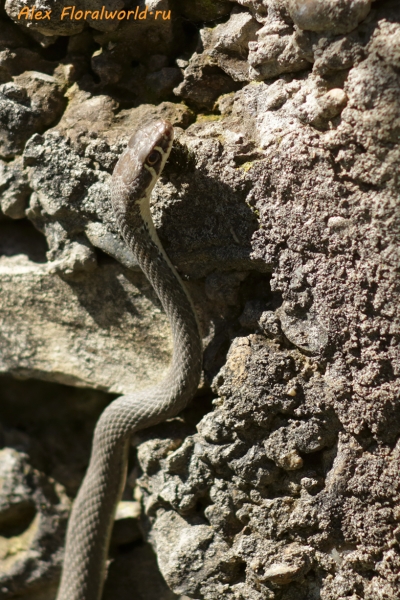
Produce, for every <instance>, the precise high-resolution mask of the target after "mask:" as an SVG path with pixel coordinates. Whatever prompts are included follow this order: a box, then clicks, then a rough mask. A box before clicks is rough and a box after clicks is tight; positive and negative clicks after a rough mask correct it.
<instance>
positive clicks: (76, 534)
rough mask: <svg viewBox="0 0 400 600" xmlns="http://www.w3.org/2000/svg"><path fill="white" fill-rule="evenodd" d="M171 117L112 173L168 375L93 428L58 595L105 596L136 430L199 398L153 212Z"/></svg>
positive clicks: (195, 356)
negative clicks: (163, 334)
mask: <svg viewBox="0 0 400 600" xmlns="http://www.w3.org/2000/svg"><path fill="white" fill-rule="evenodd" d="M172 141H173V128H172V125H171V124H170V123H168V122H167V121H163V120H160V121H156V122H152V123H150V124H148V125H147V126H144V127H142V128H141V129H140V130H138V131H137V132H136V133H135V134H134V135H133V136H132V137H131V139H130V140H129V143H128V147H127V149H126V150H125V152H124V153H123V154H122V155H121V157H120V159H119V161H118V163H117V165H116V167H115V169H114V173H113V176H112V185H111V200H112V205H113V209H114V212H115V215H116V219H117V223H118V226H119V228H120V231H121V234H122V237H123V238H124V240H125V243H126V244H127V245H128V246H129V247H130V248H131V250H132V251H133V253H134V255H135V257H136V259H137V261H138V263H139V265H140V267H141V268H142V270H143V272H144V273H145V275H146V276H147V278H148V279H149V281H150V283H151V285H152V286H153V288H154V290H155V291H156V293H157V295H158V297H159V299H160V301H161V303H162V306H163V308H164V310H165V312H166V314H167V316H168V319H169V321H170V324H171V328H172V335H173V345H174V349H173V356H172V362H171V366H170V368H169V370H168V372H167V375H166V377H165V378H164V379H163V380H162V381H161V382H160V383H158V384H156V385H155V386H153V387H150V388H146V389H144V390H141V391H138V392H137V393H135V394H130V395H126V396H121V397H120V398H117V399H116V400H114V401H113V402H112V403H111V404H110V405H109V406H108V407H107V408H106V409H105V411H104V412H103V414H102V415H101V417H100V419H99V421H98V423H97V425H96V429H95V433H94V439H93V445H92V453H91V458H90V463H89V467H88V470H87V472H86V475H85V478H84V480H83V483H82V486H81V488H80V490H79V492H78V495H77V498H76V500H75V501H74V504H73V508H72V513H71V517H70V520H69V524H68V530H67V538H66V547H65V558H64V563H63V572H62V577H61V583H60V587H59V590H58V595H57V600H99V599H100V598H101V594H102V589H103V583H104V577H105V565H106V560H107V552H108V546H109V540H110V535H111V529H112V524H113V518H114V514H115V510H116V506H117V503H118V501H119V499H120V497H121V493H122V490H123V487H124V483H125V477H126V469H127V456H128V448H129V442H130V437H131V435H132V434H133V433H134V432H135V431H138V430H139V429H144V428H146V427H149V426H151V425H154V424H156V423H159V422H160V421H163V420H165V419H167V418H169V417H172V416H174V415H176V414H177V413H178V412H179V411H181V410H182V409H183V408H184V407H185V406H186V404H187V402H188V401H189V400H190V399H191V398H192V397H193V395H194V394H195V391H196V389H197V386H198V383H199V379H200V374H201V364H202V347H201V340H200V336H199V331H198V326H197V321H196V316H195V312H194V310H193V306H192V302H191V300H190V297H189V296H188V294H187V292H186V290H185V288H184V286H183V284H182V282H181V280H180V278H179V276H178V274H177V272H176V271H175V269H174V267H173V266H172V264H171V262H170V260H169V259H168V257H167V255H166V253H165V251H164V249H163V247H162V245H161V242H160V240H159V238H158V236H157V234H156V231H155V229H154V225H153V222H152V218H151V213H150V206H149V200H150V195H151V191H152V189H153V186H154V184H155V182H156V181H157V178H158V177H159V175H160V173H161V171H162V169H163V167H164V165H165V162H166V161H167V158H168V156H169V153H170V150H171V147H172Z"/></svg>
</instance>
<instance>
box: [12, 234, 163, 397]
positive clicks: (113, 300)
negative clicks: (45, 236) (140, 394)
mask: <svg viewBox="0 0 400 600" xmlns="http://www.w3.org/2000/svg"><path fill="white" fill-rule="evenodd" d="M3 243H4V242H3ZM69 252H74V250H73V246H72V248H71V249H70V250H69ZM69 256H70V258H69V260H75V261H76V260H77V258H73V257H72V256H71V255H69ZM69 264H70V263H68V262H67V263H66V265H65V264H64V272H65V271H66V270H67V269H68V265H69ZM79 268H81V267H79ZM76 269H77V266H76V264H75V265H74V270H75V272H76ZM52 270H53V273H52V272H51V271H49V269H48V268H47V266H46V264H43V263H35V262H32V261H29V260H28V259H27V257H25V256H24V255H23V254H20V255H15V256H13V257H10V258H8V259H7V258H5V257H3V258H2V259H1V264H0V279H1V289H2V305H1V308H0V314H1V323H2V341H1V343H0V345H1V364H0V371H1V372H3V373H6V372H7V373H13V374H15V375H19V376H23V377H39V378H41V379H46V380H48V381H58V382H60V383H63V384H69V385H71V384H74V385H80V386H85V387H92V388H97V389H103V390H107V391H112V392H116V393H128V392H129V391H130V390H133V389H137V387H138V386H144V385H147V384H148V383H149V382H150V381H152V380H154V379H155V378H158V377H159V373H160V371H161V372H162V371H163V370H165V369H166V367H167V366H168V362H169V358H170V341H169V327H168V324H167V323H166V321H165V317H164V315H163V314H162V313H161V312H160V309H159V308H158V306H157V305H154V300H153V301H152V300H151V299H150V298H149V299H145V297H144V296H143V295H142V294H143V291H145V290H146V294H147V290H148V284H147V282H146V281H145V280H144V278H143V276H142V275H141V274H140V273H136V274H130V273H127V272H126V271H125V274H124V270H123V268H122V269H121V267H119V266H118V265H117V264H115V263H112V262H110V263H109V264H104V265H103V266H102V267H100V268H99V267H96V265H95V264H94V265H93V266H91V268H90V270H88V269H87V268H86V270H85V274H84V277H82V278H81V279H80V280H77V279H76V278H75V280H74V281H73V282H68V281H67V280H63V279H61V278H60V277H59V276H58V275H56V274H54V267H53V269H52ZM106 272H107V275H106ZM105 281H107V284H105ZM105 289H106V290H107V292H106V294H105V293H104V290H105ZM124 290H125V291H124ZM26 294H29V296H30V297H32V298H34V301H32V302H31V303H30V307H29V309H28V307H27V305H26V301H25V297H26ZM127 295H129V297H130V300H129V303H132V302H134V308H133V309H132V308H131V311H128V312H127V311H126V302H127V297H128V296H127ZM99 296H101V297H102V299H103V301H102V303H101V305H99V303H98V297H99ZM135 296H136V300H133V297H135ZM107 297H108V302H107V300H106V298H107ZM143 303H144V304H143ZM131 306H133V305H132V304H131ZM96 307H97V308H96ZM150 307H152V308H150ZM132 311H133V312H132ZM63 313H64V317H63V318H61V319H60V318H59V317H60V316H61V314H63ZM67 315H70V317H68V316H67ZM72 315H74V316H73V317H72ZM145 315H147V316H145ZM110 318H111V322H110ZM132 319H133V321H134V322H131V320H132ZM79 322H80V323H81V327H80V331H81V335H79V334H78V330H77V327H76V324H77V323H79ZM112 322H113V324H112ZM89 323H90V325H89ZM107 323H108V324H107ZM84 324H85V325H84ZM88 327H89V329H91V330H92V333H91V334H89V329H88ZM109 327H111V330H113V329H114V331H115V333H111V330H110V329H109ZM153 328H154V329H153ZM134 331H135V333H134V336H133V337H132V334H133V332H134ZM135 337H136V343H135V341H134V340H135ZM124 338H125V340H124ZM147 338H149V339H152V340H153V343H154V346H152V348H153V349H150V348H149V347H148V346H146V347H145V348H144V347H143V340H144V339H147ZM10 340H13V343H12V345H10ZM153 343H152V344H153ZM135 345H136V351H135V349H134V348H135ZM135 354H136V356H135Z"/></svg>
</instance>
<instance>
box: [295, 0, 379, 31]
mask: <svg viewBox="0 0 400 600" xmlns="http://www.w3.org/2000/svg"><path fill="white" fill-rule="evenodd" d="M287 6H288V10H289V14H290V16H291V17H292V19H293V21H294V22H295V24H296V25H298V27H300V28H301V29H308V30H310V31H329V32H330V33H333V34H338V33H348V32H349V31H352V30H353V29H355V28H356V27H357V25H358V24H359V23H360V22H361V21H363V20H364V19H365V18H366V17H367V15H368V13H369V11H370V10H371V0H342V1H341V2H336V0H287Z"/></svg>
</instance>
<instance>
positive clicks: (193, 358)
mask: <svg viewBox="0 0 400 600" xmlns="http://www.w3.org/2000/svg"><path fill="white" fill-rule="evenodd" d="M114 190H117V193H114V194H113V196H112V201H113V208H114V212H115V215H116V218H117V222H118V226H119V228H120V231H121V233H122V236H123V238H124V240H125V242H126V244H127V245H128V246H129V248H130V249H131V250H132V253H133V254H134V256H135V258H136V260H137V262H138V263H139V266H140V268H141V269H142V271H143V272H144V274H145V275H146V277H147V279H148V280H149V282H150V283H151V285H152V287H153V289H154V290H155V292H156V294H157V296H158V298H159V300H160V302H161V304H162V307H163V309H164V311H165V313H166V315H167V317H168V320H169V322H170V325H171V330H172V338H173V355H172V362H171V366H170V369H169V372H168V374H167V377H166V380H164V381H163V382H161V383H160V384H159V385H161V386H163V388H164V390H165V389H168V390H169V393H170V395H171V403H173V408H172V409H171V415H169V414H167V415H164V416H163V418H168V416H172V414H177V413H178V412H179V411H180V410H182V409H183V408H184V407H185V406H186V404H187V402H188V401H189V400H190V399H191V398H192V397H193V395H194V394H195V392H196V389H197V387H198V384H199V380H200V375H201V366H202V344H201V338H200V334H199V326H198V321H197V317H196V312H195V308H194V306H193V303H192V300H191V298H190V296H189V294H188V292H187V290H186V288H185V285H184V283H183V282H182V280H181V278H180V277H179V275H178V273H177V271H176V269H175V267H174V266H173V265H172V263H171V261H170V259H169V258H168V256H167V254H166V252H165V250H164V248H163V246H162V244H161V241H160V239H159V237H158V235H157V232H156V230H155V227H154V224H153V220H152V217H151V211H150V203H149V197H148V196H149V194H148V196H147V197H145V198H142V199H140V200H137V199H136V200H135V201H132V200H131V199H130V196H131V195H132V192H130V190H128V189H127V188H125V186H123V185H118V182H114ZM127 206H129V209H127V208H126V207H127ZM172 399H173V402H172Z"/></svg>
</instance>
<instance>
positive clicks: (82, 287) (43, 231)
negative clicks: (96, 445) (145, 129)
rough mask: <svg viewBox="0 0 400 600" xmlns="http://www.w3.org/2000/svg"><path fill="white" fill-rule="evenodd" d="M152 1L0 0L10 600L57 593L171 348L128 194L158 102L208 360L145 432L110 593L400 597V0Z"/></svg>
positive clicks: (5, 590)
mask: <svg viewBox="0 0 400 600" xmlns="http://www.w3.org/2000/svg"><path fill="white" fill-rule="evenodd" d="M133 4H135V6H136V4H138V6H139V9H140V10H146V8H147V10H148V11H153V12H154V11H156V10H161V11H166V12H167V11H169V10H171V13H172V15H173V17H174V18H171V19H165V20H162V21H159V22H156V21H155V20H154V19H153V20H152V19H150V18H147V19H143V20H141V21H139V20H131V21H121V22H115V21H113V20H108V21H107V22H106V21H103V22H102V21H101V20H96V19H93V18H88V19H87V22H86V24H85V23H84V22H83V21H80V20H75V21H68V23H67V22H64V23H61V22H60V19H59V18H56V17H57V15H56V11H57V10H58V11H60V10H62V7H63V6H64V4H63V3H55V2H51V1H50V0H49V2H48V3H47V4H46V8H47V9H48V10H49V9H51V10H54V11H55V13H54V17H53V18H52V20H51V21H46V22H45V21H43V22H39V21H37V22H35V23H32V24H31V23H22V24H21V22H19V23H18V24H15V23H16V22H17V21H18V18H17V15H18V9H20V8H21V7H22V6H23V5H22V4H21V3H18V2H14V1H13V2H8V0H7V2H6V3H5V6H4V9H3V8H2V9H1V12H0V19H1V22H0V25H1V27H0V202H1V210H2V213H0V230H1V239H0V252H1V257H0V287H1V291H2V294H1V299H0V318H1V324H2V327H1V331H0V370H1V372H2V373H3V374H4V375H3V376H2V379H1V391H0V422H1V424H2V430H1V437H0V439H1V447H2V448H3V449H2V450H1V451H0V598H4V599H7V600H8V599H13V598H30V599H33V600H50V599H52V598H54V596H55V589H56V586H57V579H58V577H59V571H60V565H61V561H62V539H63V534H64V530H65V525H66V519H67V514H68V510H69V505H70V499H71V498H73V496H74V494H75V493H76V491H77V489H78V487H79V482H80V480H81V478H82V476H83V473H84V470H85V465H86V464H87V460H88V456H89V450H90V439H91V434H92V431H93V427H94V424H95V422H96V419H97V418H98V415H99V414H100V412H101V410H102V409H103V408H104V406H105V405H106V404H107V403H108V402H109V401H111V400H112V398H113V397H114V396H112V395H110V393H117V394H118V393H122V392H126V391H129V390H130V389H133V388H136V387H137V386H142V385H146V384H147V383H148V382H150V381H153V380H155V379H157V378H158V377H160V376H161V374H162V372H163V370H164V369H165V368H166V366H167V364H168V360H169V356H170V352H171V348H170V338H169V333H168V324H167V323H166V320H165V317H164V316H163V314H162V313H161V311H160V309H159V304H158V301H157V299H156V298H155V296H154V293H153V292H152V290H151V289H150V286H149V285H148V284H147V282H146V280H145V279H144V277H143V275H142V274H141V273H140V272H139V271H138V268H137V265H136V264H135V261H134V259H133V257H132V256H131V254H130V253H129V251H127V250H126V248H125V246H124V244H123V243H122V241H121V238H120V236H119V233H118V230H117V227H116V224H115V221H114V217H113V214H112V211H111V207H110V201H109V194H108V191H109V182H110V177H111V173H112V169H113V167H114V165H115V162H116V160H117V158H118V156H119V154H120V153H121V151H122V149H123V147H124V145H125V144H126V141H127V139H128V137H129V135H130V134H131V132H132V130H134V129H135V128H136V127H137V126H138V125H139V124H140V123H141V122H143V121H145V120H146V119H149V118H154V117H158V116H161V117H165V118H168V119H170V120H171V121H172V122H173V124H174V126H175V130H176V141H175V143H174V148H173V151H172V154H171V158H170V160H169V162H168V164H167V167H166V169H165V173H164V174H163V175H162V177H161V178H160V181H159V182H158V184H157V186H156V189H155V193H154V196H153V215H154V220H155V223H156V227H157V229H158V232H159V235H160V238H161V239H162V241H163V244H164V246H165V248H166V250H167V252H168V254H169V256H170V257H171V260H172V261H173V263H174V264H175V265H176V266H177V268H178V269H179V271H180V272H181V274H182V276H183V277H184V279H185V281H186V283H187V285H188V288H189V290H190V292H191V294H192V296H193V299H194V302H195V305H196V308H197V311H198V315H199V319H200V322H201V327H202V332H203V336H204V348H205V350H204V377H203V380H202V383H201V388H200V390H199V394H198V397H196V399H195V400H194V402H193V403H192V405H191V407H189V408H188V409H187V411H185V412H184V414H183V415H181V416H180V417H178V418H176V419H174V420H171V421H170V422H168V423H165V424H160V425H159V426H157V427H155V428H152V429H150V430H147V431H145V432H141V433H140V435H136V436H135V439H134V440H133V445H134V446H136V447H137V456H136V457H135V451H134V450H132V463H131V466H132V469H131V473H130V476H129V478H128V483H127V487H126V490H125V492H124V497H123V502H121V504H120V506H119V509H118V513H117V519H116V524H115V527H114V533H113V542H112V547H111V550H110V558H111V563H110V566H109V571H108V579H107V582H106V587H105V592H104V598H105V600H107V599H108V598H110V599H111V598H118V599H121V600H123V599H124V598H128V597H131V596H132V594H134V595H135V597H137V598H146V600H152V598H158V599H162V600H172V598H177V597H180V598H181V600H184V598H185V599H186V598H193V599H195V600H219V599H220V598H227V599H228V600H229V599H232V600H266V599H268V600H272V599H275V600H291V599H296V600H300V599H303V598H304V600H306V599H307V600H311V599H313V598H321V599H322V600H341V599H342V598H351V599H352V600H358V599H360V600H361V598H362V599H363V600H372V599H374V600H375V599H380V598H382V600H383V599H385V600H397V598H398V589H399V585H400V581H399V570H400V551H399V543H400V533H399V531H400V525H399V523H400V511H399V500H400V479H399V472H400V468H399V467H400V456H399V450H400V448H399V441H398V440H399V431H400V408H399V403H398V399H399V392H400V385H399V373H400V358H399V357H400V353H399V329H400V328H399V322H400V319H399V316H400V315H399V308H398V307H399V277H398V268H399V263H400V260H399V259H400V256H399V233H400V232H399V220H400V210H399V204H398V198H399V188H400V182H399V163H400V150H399V136H400V128H399V122H400V104H399V92H400V77H399V73H400V70H399V69H400V50H399V48H400V9H399V7H398V3H397V2H395V1H390V0H383V1H379V2H372V3H371V2H370V1H369V0H342V1H341V2H336V1H334V0H329V1H328V0H327V1H324V2H322V1H320V0H266V1H263V2H262V1H260V0H230V1H229V2H225V1H222V0H221V1H220V2H214V3H210V2H208V1H206V0H196V1H195V2H192V3H190V6H189V4H188V3H185V2H172V1H171V2H169V1H167V0H148V1H146V2H141V3H133ZM92 5H93V6H92ZM99 6H100V4H99V3H96V2H92V3H86V2H85V4H84V7H83V3H82V7H83V8H82V10H83V9H85V10H93V11H94V10H96V8H98V7H99ZM107 6H108V5H107ZM36 8H37V9H38V10H39V9H40V8H42V9H44V8H45V6H44V4H43V3H42V4H40V6H39V4H37V7H36ZM77 8H78V9H79V8H80V5H79V6H78V5H77ZM123 9H132V6H131V5H129V6H128V4H127V3H126V5H123V3H122V1H121V3H120V4H118V3H117V2H116V3H114V4H112V6H111V4H110V7H109V10H123ZM58 36H68V37H58ZM149 46H150V47H151V51H150V52H149ZM11 375H14V376H18V377H25V378H26V377H31V378H32V377H34V378H38V379H41V380H42V381H33V380H31V381H27V382H24V381H15V380H13V379H11V377H10V376H11ZM43 380H47V381H46V382H43ZM60 384H67V385H60ZM67 386H74V387H67ZM77 387H86V388H87V389H86V390H79V389H77ZM105 392H107V393H105ZM140 512H141V513H142V514H141V516H139V515H140ZM139 521H140V527H139ZM144 540H147V543H145V542H144ZM148 542H149V543H151V545H152V547H153V550H154V551H155V553H156V555H157V561H158V566H159V569H160V571H161V574H162V576H163V578H164V580H165V581H166V583H167V585H168V587H167V586H166V584H165V583H164V581H163V579H162V578H161V576H160V575H159V573H158V571H157V567H156V563H155V557H154V554H153V553H152V550H151V548H150V546H149V545H148ZM137 573H140V574H141V576H140V577H139V578H138V577H137Z"/></svg>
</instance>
